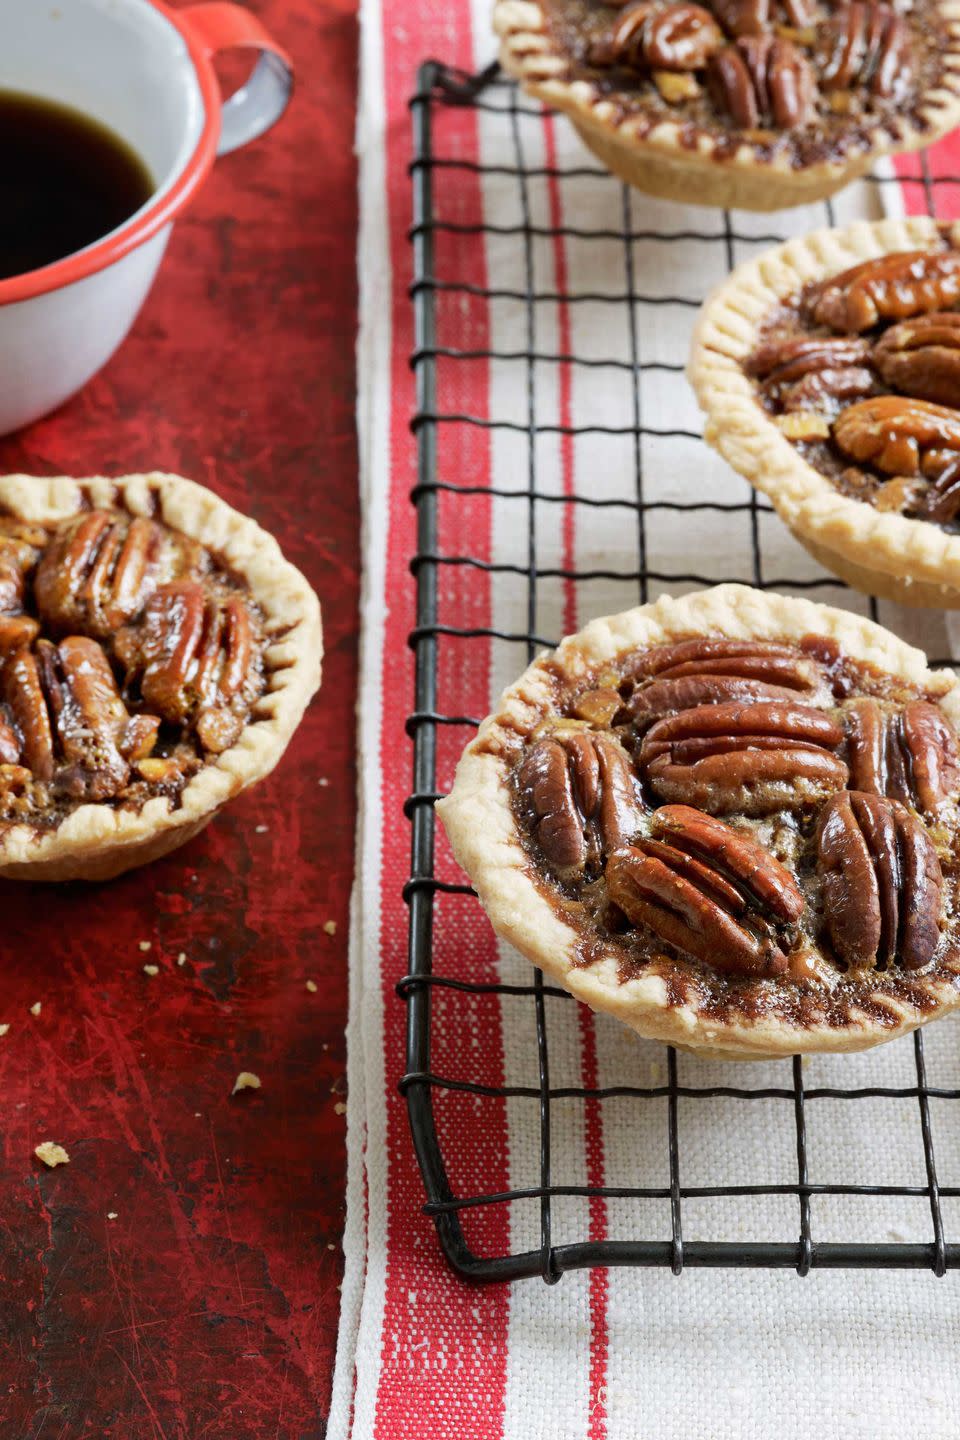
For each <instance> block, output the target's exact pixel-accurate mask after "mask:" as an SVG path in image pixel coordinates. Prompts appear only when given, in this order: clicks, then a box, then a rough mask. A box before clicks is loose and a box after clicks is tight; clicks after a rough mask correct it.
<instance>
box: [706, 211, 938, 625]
mask: <svg viewBox="0 0 960 1440" xmlns="http://www.w3.org/2000/svg"><path fill="white" fill-rule="evenodd" d="M689 374H690V379H691V381H692V383H693V386H694V389H695V390H696V392H697V396H698V398H699V400H700V404H701V406H702V407H703V409H704V410H705V411H706V413H707V423H706V429H705V434H706V438H707V439H708V440H709V442H710V443H711V444H712V445H714V446H716V448H717V449H718V450H719V451H720V453H721V454H722V455H723V456H724V457H725V458H726V459H727V460H729V462H730V464H731V465H733V466H734V468H735V469H737V470H739V471H740V473H741V474H742V475H744V476H746V478H747V479H748V480H749V481H750V482H751V483H752V484H753V485H755V486H756V487H757V488H758V489H760V490H763V491H764V492H765V493H766V494H767V495H769V496H770V499H771V500H772V501H773V503H774V505H775V506H776V508H777V510H778V511H779V513H780V515H781V517H782V518H783V519H784V520H785V521H786V523H787V524H788V525H789V526H790V529H791V530H792V531H793V532H794V534H795V535H796V536H797V538H798V539H799V540H800V541H801V542H802V543H803V544H804V545H805V546H806V547H807V549H808V550H809V551H810V552H811V553H812V554H813V555H814V556H816V558H817V559H818V560H819V561H820V562H821V563H822V564H823V565H825V566H826V567H827V569H829V570H832V571H833V572H834V573H835V574H837V575H840V576H841V577H842V578H843V579H844V580H847V581H848V582H849V583H850V584H851V585H853V586H855V587H856V588H857V589H859V590H865V591H866V592H867V593H868V594H873V595H882V596H885V597H887V598H889V599H894V600H899V601H901V602H903V603H904V604H908V605H935V606H940V607H947V608H950V609H956V608H957V607H960V228H958V227H955V226H950V225H941V224H938V223H937V222H935V221H933V220H926V219H913V220H897V221H893V220H886V221H880V222H878V223H876V224H873V225H868V224H858V225H852V226H850V227H849V229H846V230H823V231H818V232H817V233H815V234H813V235H809V236H807V237H805V238H804V239H802V240H794V241H791V242H790V243H789V244H788V245H784V246H782V247H781V248H779V249H777V250H774V251H770V252H768V253H767V254H766V255H762V256H761V257H760V258H759V259H758V260H756V261H753V262H751V263H750V264H748V265H744V266H742V267H741V268H740V269H739V270H737V271H735V272H734V274H733V275H731V277H730V279H729V280H728V281H727V282H726V284H724V285H723V286H721V288H720V289H719V290H718V291H717V292H716V294H715V295H713V296H712V297H711V299H709V300H708V301H707V303H706V305H705V306H704V309H703V311H702V314H701V319H700V322H699V325H698V327H697V331H696V334H695V336H694V342H693V350H692V354H691V359H690V369H689Z"/></svg>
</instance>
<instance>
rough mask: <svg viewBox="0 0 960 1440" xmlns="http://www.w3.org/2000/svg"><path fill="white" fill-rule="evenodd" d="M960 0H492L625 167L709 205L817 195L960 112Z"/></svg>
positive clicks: (559, 93) (551, 87)
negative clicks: (884, 0)
mask: <svg viewBox="0 0 960 1440" xmlns="http://www.w3.org/2000/svg"><path fill="white" fill-rule="evenodd" d="M958 22H960V5H958V4H957V0H907V3H905V4H901V3H899V0H896V3H893V4H889V5H887V4H873V3H866V0H853V3H849V4H846V3H833V0H829V3H826V0H825V3H818V0H706V3H704V4H703V5H700V4H687V3H677V0H627V3H625V4H624V3H620V0H496V4H495V8H494V25H495V28H496V30H497V32H498V34H499V35H500V37H501V50H500V55H501V60H502V63H503V65H504V67H505V68H506V69H507V70H508V71H509V72H510V73H511V74H512V75H515V76H517V78H518V79H519V80H520V81H521V82H522V83H523V85H524V88H525V89H526V90H528V91H529V92H530V93H531V94H533V95H536V96H538V97H539V98H541V99H543V100H544V101H546V102H547V103H548V104H550V105H552V106H555V107H557V108H558V109H560V110H563V111H566V113H567V114H568V115H569V116H570V117H571V119H572V120H573V123H574V125H575V126H576V128H577V130H578V132H579V134H580V136H581V138H582V139H583V141H584V142H585V143H586V144H587V145H588V146H589V147H590V149H591V150H593V151H594V153H595V154H596V155H597V156H599V158H600V159H601V160H602V161H603V163H604V164H605V165H607V166H608V167H609V168H610V169H611V170H612V171H613V172H614V173H615V174H616V175H619V176H620V178H621V179H623V180H626V181H628V182H629V183H630V184H632V185H636V186H638V187H639V188H640V189H642V190H647V191H649V192H650V193H651V194H654V195H663V196H666V197H667V198H669V199H674V200H682V201H685V202H687V203H691V202H692V203H698V204H703V205H725V206H740V207H743V208H746V209H751V210H778V209H781V208H782V207H784V206H788V205H798V204H801V203H803V202H809V201H812V200H817V199H821V198H823V197H824V196H826V195H830V194H832V193H833V192H834V191H835V190H838V189H839V188H840V187H841V186H842V185H845V184H847V183H848V182H849V181H850V180H852V179H854V178H855V177H856V176H858V175H862V174H863V173H864V172H865V171H866V170H867V169H868V168H869V166H870V164H871V163H872V161H873V160H874V159H875V158H876V157H877V156H878V155H881V154H883V153H885V152H888V151H892V150H894V151H896V150H912V149H916V148H918V147H919V146H921V145H927V144H929V143H930V142H931V141H932V140H935V139H936V138H937V137H938V136H940V135H943V134H946V133H947V131H949V130H951V129H953V127H954V126H955V125H956V124H957V123H958V121H960V78H958V71H957V60H958V56H960V23H958Z"/></svg>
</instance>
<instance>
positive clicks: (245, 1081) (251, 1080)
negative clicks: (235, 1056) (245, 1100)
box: [230, 1070, 260, 1095]
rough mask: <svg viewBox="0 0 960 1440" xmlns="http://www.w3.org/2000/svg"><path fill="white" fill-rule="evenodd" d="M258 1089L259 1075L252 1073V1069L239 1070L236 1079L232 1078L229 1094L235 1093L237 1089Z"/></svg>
mask: <svg viewBox="0 0 960 1440" xmlns="http://www.w3.org/2000/svg"><path fill="white" fill-rule="evenodd" d="M259 1089H260V1076H259V1075H254V1073H253V1071H252V1070H241V1071H240V1074H239V1075H238V1076H237V1078H236V1080H234V1082H233V1089H232V1090H231V1091H230V1094H231V1095H236V1093H237V1091H238V1090H259Z"/></svg>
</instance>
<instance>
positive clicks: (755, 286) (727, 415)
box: [687, 217, 960, 609]
mask: <svg viewBox="0 0 960 1440" xmlns="http://www.w3.org/2000/svg"><path fill="white" fill-rule="evenodd" d="M943 239H947V240H949V242H950V243H951V244H952V245H954V246H956V245H957V243H958V241H960V229H958V228H957V227H956V226H952V227H951V226H945V227H941V226H939V225H938V224H937V222H936V221H934V220H930V219H927V218H925V217H924V218H920V217H918V218H912V219H905V220H881V221H876V222H874V223H869V222H860V223H857V224H854V225H850V226H848V227H846V228H844V229H832V230H831V229H824V230H817V231H814V232H813V233H812V234H810V235H806V236H804V237H803V238H801V239H797V240H791V241H790V242H788V243H787V244H785V245H781V246H778V247H777V248H775V249H772V250H768V251H766V252H765V253H764V254H762V255H760V256H759V257H758V258H757V259H756V260H752V261H750V262H749V263H747V264H745V265H742V266H740V267H739V268H738V269H737V270H735V271H734V272H733V274H732V275H731V276H730V277H729V279H728V280H726V281H725V282H724V284H722V285H721V286H720V287H719V288H718V289H717V290H716V291H715V292H714V293H713V295H711V296H710V297H709V299H708V300H707V301H706V303H705V304H704V306H703V309H702V310H701V312H700V318H699V320H698V323H697V325H696V328H695V330H694V334H693V341H692V345H691V351H690V361H689V365H688V369H687V374H688V377H689V379H690V383H691V384H692V386H693V388H694V391H695V392H696V395H697V399H698V400H699V402H700V406H701V408H702V409H703V411H704V412H705V414H706V424H705V427H704V438H705V439H706V440H707V441H708V442H709V444H711V445H712V446H714V448H715V449H717V450H719V452H720V454H721V455H722V456H723V457H724V459H725V460H727V461H728V462H729V463H730V464H731V465H732V466H733V468H734V469H735V470H737V471H739V473H740V474H741V475H743V476H744V477H745V478H746V479H747V480H749V482H750V484H751V485H753V486H755V487H756V488H757V489H758V490H761V491H762V492H763V493H764V494H765V495H768V496H769V497H770V499H771V500H772V502H773V504H774V506H775V507H776V509H777V512H778V514H779V515H780V517H781V519H783V520H784V521H785V522H786V524H787V525H788V526H789V528H790V529H791V530H792V531H793V533H794V535H795V536H796V537H797V539H798V540H799V541H800V542H801V543H802V544H803V545H804V546H805V547H806V549H807V550H809V551H810V553H811V554H812V555H813V556H814V557H815V558H816V559H817V560H818V561H819V562H820V563H821V564H822V565H823V566H824V567H825V568H826V569H828V570H831V571H832V572H833V573H834V574H835V575H839V576H840V577H841V579H843V580H846V581H847V582H848V583H849V584H850V585H852V586H853V587H854V588H855V589H857V590H862V591H864V592H865V593H867V594H870V595H878V596H882V597H884V598H885V599H890V600H897V601H899V602H900V603H901V604H904V605H922V606H936V607H939V608H946V609H957V608H960V535H956V534H951V533H950V532H948V531H947V530H944V529H943V528H941V527H940V526H939V525H937V524H933V523H931V522H929V521H927V520H922V519H915V518H911V517H909V516H906V515H903V514H899V513H897V512H896V511H893V510H883V509H877V508H875V507H874V506H873V505H870V504H867V503H865V502H863V501H861V500H858V499H856V498H854V497H853V496H851V495H845V494H842V493H841V492H840V491H839V490H838V489H837V487H836V485H835V484H834V483H833V481H832V480H831V479H829V478H828V477H827V476H826V475H824V474H822V473H821V472H820V471H819V470H817V469H815V468H814V466H813V465H812V464H810V463H808V461H807V460H806V459H805V458H804V457H803V455H801V454H800V453H799V452H798V450H797V449H796V447H795V445H794V444H793V443H791V440H790V439H788V438H787V435H786V434H785V433H784V432H783V431H782V430H781V428H780V427H779V426H778V425H777V424H776V422H775V418H774V417H773V416H772V415H771V414H769V413H768V412H767V411H766V410H765V409H764V407H763V405H762V403H761V399H760V396H759V393H758V390H757V386H756V384H755V382H754V381H753V380H752V379H751V378H750V376H749V375H748V374H747V373H746V372H745V369H744V366H745V364H746V362H747V360H748V358H749V357H750V356H751V355H752V354H753V353H754V351H755V350H756V348H757V344H758V340H759V339H760V337H761V334H762V333H763V329H764V326H765V324H766V323H767V321H768V319H769V317H770V315H771V314H772V313H774V312H775V311H776V310H777V307H778V306H781V305H782V304H783V303H784V302H785V301H786V300H788V299H789V298H791V297H795V296H796V295H798V293H799V292H801V291H802V290H803V288H804V287H805V286H808V285H811V284H812V283H815V282H819V281H823V280H826V279H828V278H829V277H831V276H835V275H839V274H841V273H842V272H843V271H845V270H848V269H850V268H851V267H853V266H856V265H858V264H860V263H863V262H866V261H869V260H874V259H877V258H878V257H881V256H884V255H892V254H894V253H896V252H899V251H911V250H921V249H925V248H927V247H930V246H932V245H934V244H937V245H939V244H941V243H942V241H943Z"/></svg>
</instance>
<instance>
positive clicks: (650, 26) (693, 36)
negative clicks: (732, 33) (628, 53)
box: [643, 5, 724, 70]
mask: <svg viewBox="0 0 960 1440" xmlns="http://www.w3.org/2000/svg"><path fill="white" fill-rule="evenodd" d="M723 43H724V41H723V31H722V30H721V29H720V27H719V25H718V24H717V22H716V20H714V18H713V16H712V15H711V14H710V12H709V10H704V9H703V7H702V6H700V5H669V6H668V7H667V9H666V10H661V11H658V12H657V13H656V14H654V15H651V17H650V19H649V20H648V21H647V26H646V33H645V35H644V44H643V54H644V59H645V60H646V62H647V64H648V65H651V66H652V67H653V68H654V69H657V70H702V69H703V67H704V66H705V65H706V63H707V60H708V59H709V57H710V56H711V55H712V54H713V52H714V51H715V50H718V49H719V48H720V46H721V45H722V44H723Z"/></svg>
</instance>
